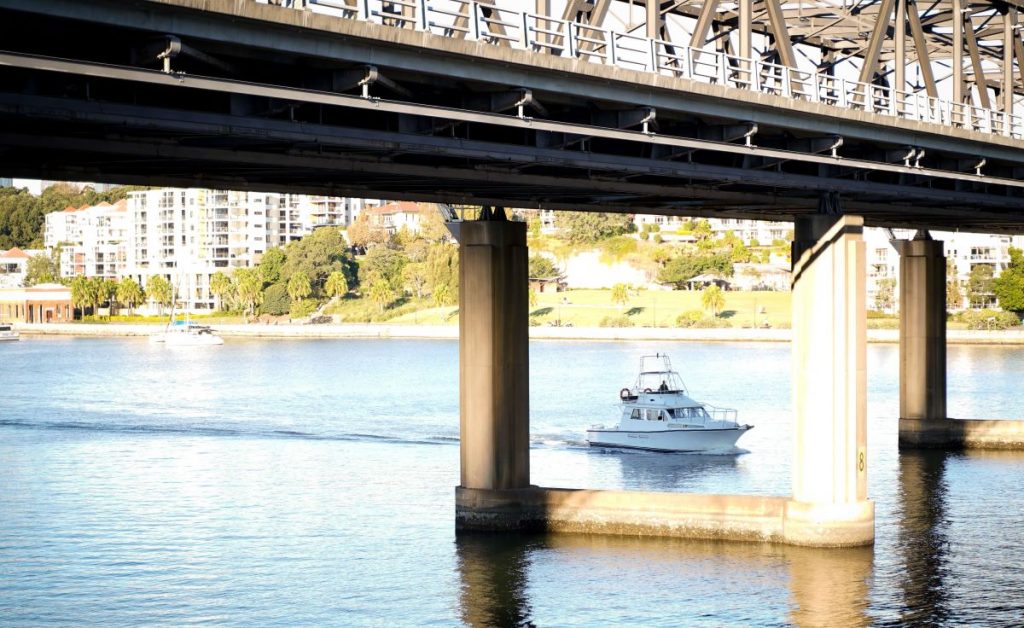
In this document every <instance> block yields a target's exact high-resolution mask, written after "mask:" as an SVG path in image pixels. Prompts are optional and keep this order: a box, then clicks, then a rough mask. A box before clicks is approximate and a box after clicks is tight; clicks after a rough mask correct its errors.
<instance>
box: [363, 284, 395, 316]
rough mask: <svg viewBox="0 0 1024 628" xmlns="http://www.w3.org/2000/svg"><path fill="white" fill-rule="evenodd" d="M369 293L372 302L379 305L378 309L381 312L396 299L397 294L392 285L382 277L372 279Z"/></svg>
mask: <svg viewBox="0 0 1024 628" xmlns="http://www.w3.org/2000/svg"><path fill="white" fill-rule="evenodd" d="M367 292H369V296H370V300H371V301H373V302H374V303H376V304H377V308H378V309H379V310H380V311H381V312H383V311H384V310H385V309H386V308H387V306H388V304H389V303H391V302H392V301H394V299H395V292H394V290H392V289H391V284H389V283H388V282H387V281H386V280H385V279H384V278H382V277H374V278H373V279H371V280H370V287H369V289H368V290H367Z"/></svg>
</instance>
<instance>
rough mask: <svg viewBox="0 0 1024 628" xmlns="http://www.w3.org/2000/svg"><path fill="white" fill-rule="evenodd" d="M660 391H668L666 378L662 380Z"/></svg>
mask: <svg viewBox="0 0 1024 628" xmlns="http://www.w3.org/2000/svg"><path fill="white" fill-rule="evenodd" d="M658 392H668V384H666V383H665V380H661V386H658Z"/></svg>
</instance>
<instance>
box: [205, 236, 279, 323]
mask: <svg viewBox="0 0 1024 628" xmlns="http://www.w3.org/2000/svg"><path fill="white" fill-rule="evenodd" d="M275 250H276V251H280V250H281V249H271V251H275ZM268 252H269V251H268ZM265 259H266V255H264V260H265ZM282 260H283V257H282ZM260 274H261V275H263V277H264V281H266V279H265V277H266V274H265V273H264V272H263V262H260ZM280 274H281V273H280V270H278V271H277V276H280ZM233 292H235V281H234V279H232V278H231V276H230V275H228V274H226V273H222V272H220V271H217V272H215V273H213V274H212V275H210V293H211V294H213V297H214V298H215V299H217V309H218V310H225V309H227V308H226V307H225V304H226V302H227V300H228V297H230V296H231V294H232V293H233Z"/></svg>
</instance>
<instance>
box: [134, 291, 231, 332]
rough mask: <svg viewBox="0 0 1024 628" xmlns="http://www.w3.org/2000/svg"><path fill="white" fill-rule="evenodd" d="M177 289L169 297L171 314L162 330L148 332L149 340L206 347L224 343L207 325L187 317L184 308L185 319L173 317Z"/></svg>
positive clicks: (186, 310) (187, 313)
mask: <svg viewBox="0 0 1024 628" xmlns="http://www.w3.org/2000/svg"><path fill="white" fill-rule="evenodd" d="M177 292H178V291H177V289H176V288H175V290H174V295H173V296H172V298H171V314H170V317H169V318H168V320H167V324H166V325H165V326H164V329H163V331H159V332H156V333H154V334H150V336H149V341H150V342H162V343H163V344H164V345H166V346H169V347H207V346H215V345H222V344H224V339H223V338H221V337H220V336H218V335H217V334H215V333H213V329H211V328H210V326H209V325H200V324H199V323H196V322H194V321H192V319H191V318H190V317H189V312H188V309H185V319H184V320H180V319H176V318H175V317H174V307H175V305H177V303H178V298H177Z"/></svg>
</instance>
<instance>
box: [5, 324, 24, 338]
mask: <svg viewBox="0 0 1024 628" xmlns="http://www.w3.org/2000/svg"><path fill="white" fill-rule="evenodd" d="M20 339H21V334H19V333H18V330H16V329H15V328H14V327H13V326H11V325H8V324H6V323H4V324H0V341H3V340H20Z"/></svg>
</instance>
